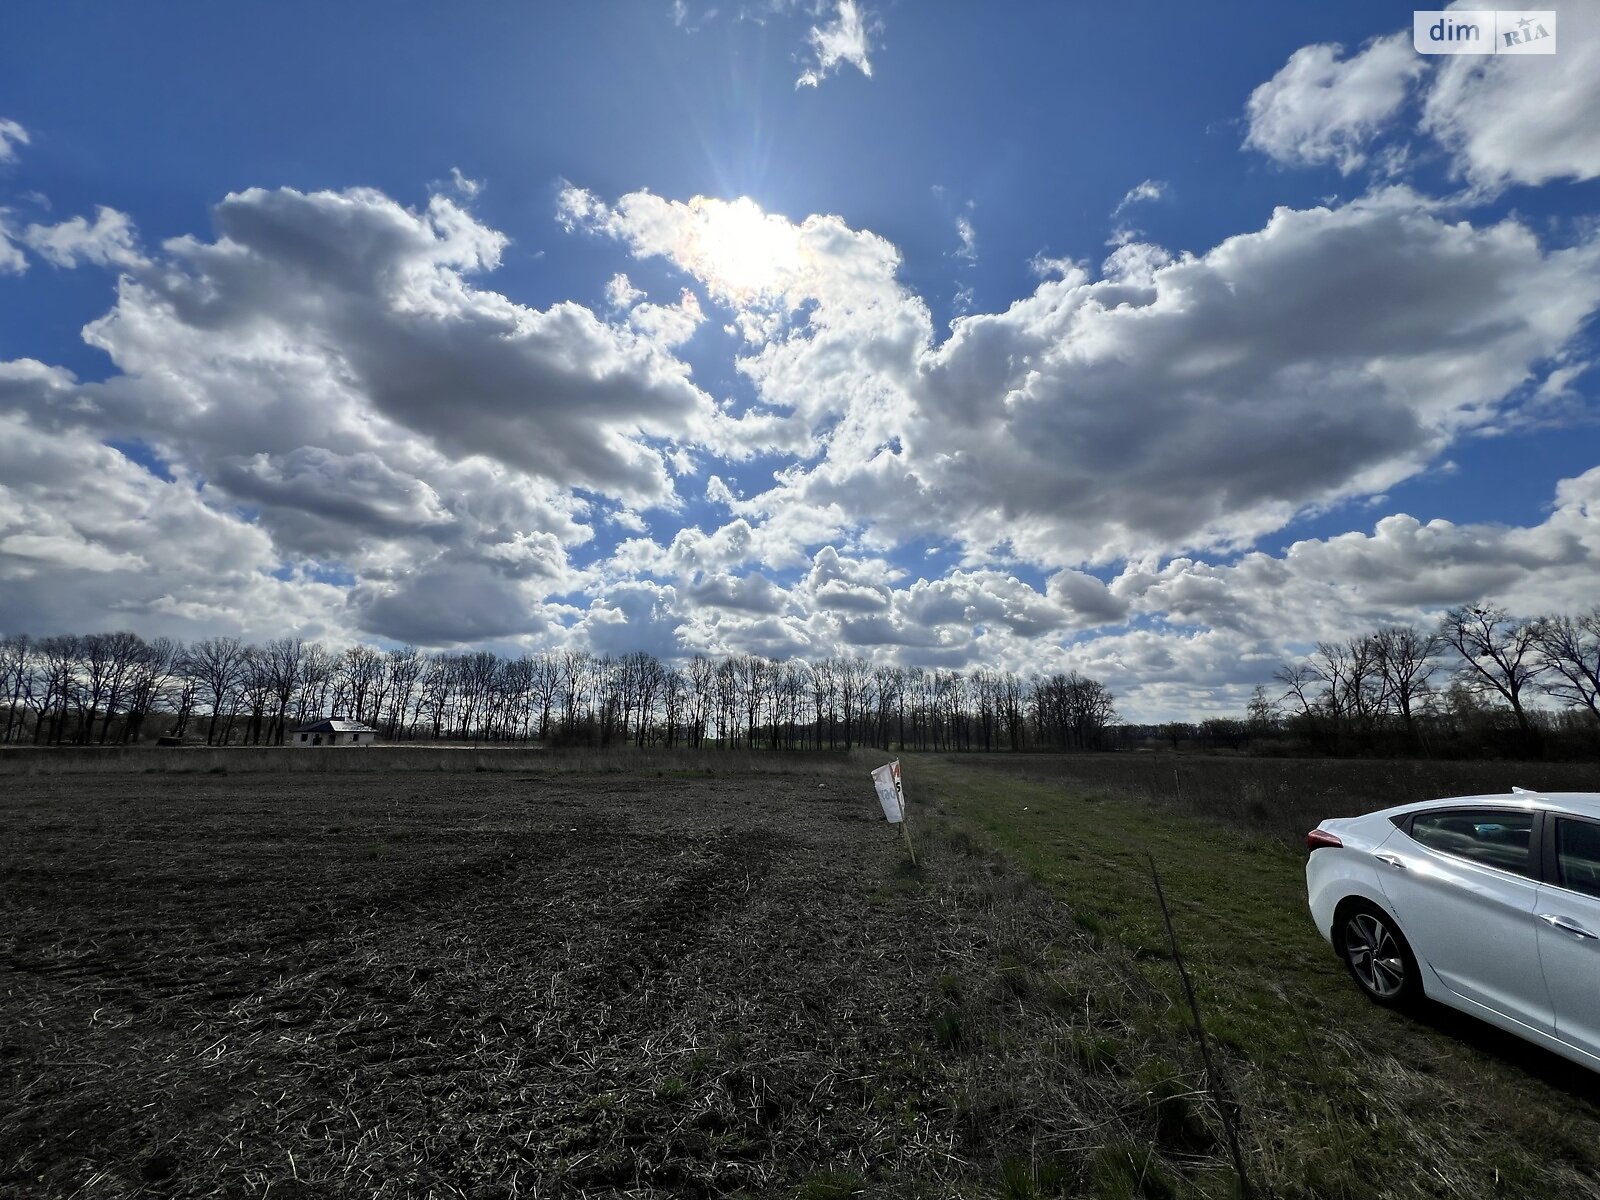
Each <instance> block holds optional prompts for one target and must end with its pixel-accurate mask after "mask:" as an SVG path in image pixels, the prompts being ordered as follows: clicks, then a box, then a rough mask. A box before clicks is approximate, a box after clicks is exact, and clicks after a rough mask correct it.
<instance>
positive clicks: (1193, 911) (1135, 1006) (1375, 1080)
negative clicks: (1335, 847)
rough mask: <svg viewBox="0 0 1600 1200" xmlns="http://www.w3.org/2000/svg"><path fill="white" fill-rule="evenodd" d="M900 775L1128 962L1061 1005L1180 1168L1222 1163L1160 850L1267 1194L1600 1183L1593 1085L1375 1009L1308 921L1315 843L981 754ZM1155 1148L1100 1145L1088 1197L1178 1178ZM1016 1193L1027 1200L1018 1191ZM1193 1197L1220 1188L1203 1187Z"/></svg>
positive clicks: (1469, 1036)
mask: <svg viewBox="0 0 1600 1200" xmlns="http://www.w3.org/2000/svg"><path fill="white" fill-rule="evenodd" d="M907 779H908V790H910V789H916V791H915V794H916V795H917V796H918V797H920V798H921V800H922V802H923V804H924V806H925V807H932V808H934V809H935V810H937V811H938V812H939V813H940V816H938V817H934V818H933V821H934V822H935V823H936V822H937V821H938V820H940V819H953V820H954V822H955V823H956V825H957V828H958V831H960V832H964V833H965V834H966V836H967V837H968V838H969V839H971V840H973V841H975V842H977V843H979V847H978V849H977V850H976V852H977V853H981V852H982V850H981V846H982V844H983V843H987V844H988V845H990V846H993V847H996V848H998V849H999V850H1000V851H1002V852H1003V853H1004V854H1005V855H1006V856H1007V857H1009V858H1011V859H1013V860H1015V861H1016V862H1017V863H1019V864H1020V865H1021V866H1022V867H1023V868H1024V869H1025V870H1027V871H1028V872H1030V873H1031V874H1032V876H1033V877H1034V878H1035V879H1036V880H1037V881H1039V882H1040V883H1041V884H1043V885H1044V886H1045V887H1047V888H1048V889H1050V890H1052V891H1054V892H1055V893H1056V894H1058V895H1059V896H1061V897H1062V898H1063V899H1064V900H1065V901H1066V904H1067V906H1068V908H1069V910H1070V911H1071V913H1072V919H1073V921H1074V923H1075V924H1076V926H1077V928H1078V929H1079V930H1081V931H1082V935H1083V936H1085V937H1087V938H1088V939H1089V940H1090V941H1091V943H1092V944H1093V945H1094V946H1095V947H1096V948H1097V949H1098V950H1099V951H1101V952H1102V954H1103V955H1104V957H1105V961H1106V962H1107V963H1108V964H1111V968H1110V972H1111V973H1112V974H1116V973H1117V971H1118V968H1117V967H1116V964H1119V963H1120V964H1122V965H1121V968H1120V971H1123V972H1126V977H1125V978H1111V977H1108V978H1107V979H1106V981H1105V984H1104V986H1103V987H1101V988H1097V989H1089V990H1088V991H1084V990H1083V989H1081V988H1080V989H1079V990H1078V992H1077V994H1073V995H1064V996H1058V997H1056V998H1055V1000H1056V1002H1057V1003H1059V1004H1060V1005H1061V1007H1062V1008H1063V1010H1067V1011H1071V1010H1081V1011H1082V1014H1083V1020H1082V1021H1080V1022H1078V1025H1080V1026H1081V1028H1075V1030H1074V1035H1073V1038H1072V1040H1071V1043H1070V1052H1071V1053H1072V1054H1073V1055H1075V1056H1076V1058H1077V1060H1078V1062H1079V1063H1080V1065H1082V1066H1083V1067H1084V1068H1086V1069H1088V1070H1090V1071H1092V1072H1093V1071H1101V1072H1116V1073H1119V1074H1125V1073H1131V1075H1132V1081H1133V1084H1134V1089H1133V1090H1134V1092H1135V1094H1137V1095H1139V1096H1140V1097H1141V1100H1142V1103H1143V1104H1144V1105H1145V1106H1146V1107H1147V1109H1148V1115H1149V1116H1150V1117H1151V1118H1152V1119H1153V1121H1154V1124H1155V1128H1156V1132H1157V1138H1158V1140H1159V1142H1160V1143H1161V1145H1162V1146H1163V1147H1164V1148H1165V1150H1166V1151H1167V1153H1166V1157H1167V1158H1168V1159H1169V1160H1172V1159H1176V1160H1180V1161H1181V1160H1182V1159H1183V1158H1184V1157H1185V1156H1186V1155H1187V1156H1196V1157H1198V1156H1211V1157H1212V1159H1213V1161H1215V1156H1216V1155H1217V1154H1218V1153H1219V1147H1218V1145H1217V1144H1216V1138H1217V1133H1218V1130H1219V1128H1220V1126H1219V1124H1218V1122H1217V1121H1216V1120H1215V1119H1214V1116H1215V1113H1216V1111H1217V1105H1216V1101H1215V1100H1214V1098H1213V1097H1212V1096H1210V1095H1209V1094H1208V1093H1207V1092H1206V1090H1205V1087H1204V1082H1205V1081H1204V1077H1203V1073H1202V1071H1201V1069H1200V1067H1199V1058H1198V1053H1197V1048H1196V1047H1195V1045H1194V1043H1193V1040H1192V1032H1191V1031H1192V1022H1191V1019H1190V1016H1189V1011H1188V1007H1187V1004H1186V1002H1185V1000H1184V998H1183V993H1182V988H1181V984H1180V981H1179V977H1178V974H1177V971H1176V967H1175V964H1174V963H1173V962H1172V960H1171V954H1170V949H1169V942H1168V938H1167V934H1166V931H1165V928H1164V925H1163V923H1162V919H1161V913H1160V909H1159V907H1158V905H1157V903H1156V898H1155V890H1154V886H1153V884H1152V880H1151V874H1150V860H1151V858H1153V859H1154V861H1155V864H1156V866H1157V868H1158V869H1159V870H1160V872H1161V877H1162V883H1163V887H1164V889H1165V892H1166V895H1167V899H1168V903H1169V905H1170V906H1171V909H1172V916H1173V922H1174V926H1175V929H1176V932H1177V935H1178V938H1179V940H1180V943H1181V948H1182V952H1183V955H1184V958H1185V960H1186V962H1187V964H1188V966H1189V968H1190V971H1191V973H1192V974H1193V976H1194V981H1195V986H1196V991H1197V995H1198V999H1199V1004H1200V1007H1201V1012H1202V1016H1203V1018H1204V1020H1205V1024H1206V1028H1207V1030H1208V1032H1209V1033H1210V1035H1211V1037H1212V1039H1213V1044H1214V1049H1215V1052H1216V1054H1217V1056H1218V1058H1219V1060H1220V1061H1221V1062H1222V1063H1223V1064H1224V1069H1225V1072H1226V1074H1227V1076H1228V1083H1229V1086H1230V1087H1231V1090H1232V1092H1233V1093H1234V1095H1235V1097H1236V1099H1237V1103H1238V1111H1239V1115H1240V1123H1241V1125H1242V1127H1243V1131H1244V1133H1243V1140H1244V1142H1245V1149H1246V1157H1247V1160H1248V1162H1249V1167H1250V1172H1251V1174H1252V1176H1253V1178H1254V1181H1255V1183H1256V1184H1257V1187H1258V1189H1260V1188H1262V1187H1263V1186H1264V1187H1265V1188H1267V1189H1268V1190H1269V1192H1270V1194H1272V1195H1276V1196H1281V1197H1299V1196H1305V1197H1312V1196H1317V1197H1323V1196H1350V1197H1368V1196H1371V1197H1379V1196H1434V1195H1439V1196H1445V1195H1451V1196H1455V1195H1461V1196H1478V1195H1483V1196H1490V1195H1495V1196H1500V1195H1506V1196H1527V1197H1546V1196H1556V1195H1600V1187H1597V1186H1596V1184H1595V1182H1594V1180H1595V1179H1596V1177H1597V1175H1600V1104H1597V1099H1600V1086H1597V1080H1596V1079H1595V1077H1594V1076H1592V1075H1590V1074H1589V1073H1587V1072H1584V1071H1582V1070H1581V1069H1579V1068H1576V1067H1569V1066H1567V1065H1566V1064H1564V1063H1562V1062H1561V1061H1560V1060H1558V1059H1555V1058H1554V1057H1553V1056H1550V1055H1547V1054H1545V1053H1544V1052H1543V1051H1540V1050H1537V1049H1535V1048H1532V1047H1529V1046H1526V1045H1525V1044H1523V1043H1521V1042H1519V1041H1517V1040H1516V1039H1514V1038H1510V1037H1509V1036H1505V1035H1500V1034H1498V1033H1497V1032H1495V1031H1493V1030H1491V1029H1489V1028H1488V1027H1487V1026H1483V1025H1481V1024H1479V1023H1477V1022H1472V1021H1469V1020H1466V1019H1462V1018H1455V1017H1454V1016H1453V1014H1447V1013H1445V1012H1443V1011H1442V1010H1430V1011H1428V1012H1425V1013H1424V1014H1422V1015H1421V1016H1420V1017H1418V1016H1407V1015H1404V1014H1396V1013H1391V1012H1388V1011H1386V1010H1383V1009H1380V1008H1378V1007H1377V1006H1375V1005H1372V1004H1370V1003H1369V1002H1367V1000H1366V999H1365V998H1364V997H1363V996H1362V995H1361V994H1360V993H1359V992H1358V991H1357V989H1356V988H1355V986H1354V984H1353V983H1352V982H1351V981H1350V980H1349V978H1348V976H1347V975H1346V973H1345V971H1344V968H1343V965H1342V964H1341V963H1340V962H1339V961H1338V959H1337V958H1336V957H1335V956H1334V954H1333V952H1332V950H1331V949H1330V948H1329V947H1328V945H1327V944H1326V943H1325V942H1324V941H1323V940H1322V939H1321V937H1320V936H1319V935H1318V934H1317V933H1316V931H1315V929H1314V928H1313V926H1312V923H1311V918H1310V914H1309V912H1308V911H1307V908H1306V891H1305V875H1304V868H1305V853H1304V850H1303V849H1300V848H1296V847H1294V846H1293V845H1290V844H1286V842H1285V840H1284V838H1283V837H1282V836H1281V834H1280V835H1276V836H1273V835H1269V834H1265V833H1257V834H1252V833H1250V832H1247V831H1246V830H1245V828H1244V825H1243V822H1241V821H1238V820H1233V821H1223V820H1220V819H1216V818H1202V817H1195V816H1190V815H1186V814H1185V813H1183V812H1181V811H1178V810H1177V809H1176V808H1175V806H1174V805H1172V804H1161V805H1153V804H1151V803H1149V802H1148V801H1141V800H1140V799H1137V798H1135V797H1132V796H1116V795H1110V794H1107V793H1106V792H1105V791H1100V792H1098V793H1096V792H1090V791H1087V790H1084V789H1082V788H1080V787H1076V786H1074V785H1072V784H1069V783H1066V782H1063V781H1060V780H1051V779H1048V778H1040V777H1028V776H1024V775H1019V774H1018V773H1017V772H1016V771H1014V770H1008V769H1006V764H1004V763H1003V762H996V763H991V762H990V761H988V760H986V759H980V758H977V757H976V756H974V757H973V758H971V759H955V758H950V759H943V760H935V759H931V758H930V759H927V760H916V761H915V762H912V761H909V760H908V762H907ZM1000 961H1001V971H1000V981H1001V984H1002V986H1003V987H1004V988H1008V989H1011V990H1012V991H1013V993H1014V994H1015V992H1016V989H1019V988H1028V987H1035V986H1038V981H1036V980H1032V979H1030V976H1029V974H1028V972H1027V971H1026V970H1025V969H1024V968H1023V966H1022V965H1021V964H1019V963H1016V962H1013V961H1011V960H1010V959H1007V958H1002V959H1001V960H1000ZM1208 1114H1209V1115H1208ZM1220 1153H1223V1154H1225V1151H1220ZM1147 1159H1149V1155H1148V1154H1147V1153H1146V1154H1143V1155H1142V1156H1141V1151H1140V1150H1139V1148H1138V1147H1136V1146H1120V1147H1119V1146H1115V1145H1111V1144H1109V1143H1108V1144H1107V1145H1106V1146H1105V1147H1103V1149H1102V1151H1101V1152H1100V1154H1099V1156H1098V1157H1097V1158H1096V1160H1095V1163H1094V1166H1093V1172H1094V1177H1095V1179H1096V1181H1097V1182H1096V1191H1095V1193H1094V1194H1104V1195H1129V1196H1139V1195H1161V1194H1168V1193H1169V1192H1170V1191H1171V1190H1172V1189H1173V1188H1174V1187H1175V1186H1177V1185H1176V1184H1174V1183H1173V1182H1171V1181H1170V1180H1169V1179H1168V1175H1169V1174H1170V1171H1169V1168H1168V1167H1164V1166H1162V1165H1161V1164H1160V1163H1157V1162H1154V1161H1153V1160H1151V1161H1150V1162H1147V1161H1146V1160H1147ZM1146 1167H1149V1170H1146V1169H1145V1168H1146ZM1225 1183H1226V1181H1224V1183H1217V1184H1215V1185H1214V1186H1218V1187H1221V1186H1224V1184H1225ZM1130 1189H1131V1190H1130ZM1003 1190H1004V1191H1005V1192H1006V1193H1007V1194H1014V1193H1015V1189H1013V1188H1012V1187H1011V1185H1010V1184H1006V1185H1004V1187H1003ZM1180 1190H1182V1189H1180ZM1200 1194H1226V1192H1220V1193H1214V1192H1212V1191H1210V1190H1208V1189H1207V1188H1206V1187H1203V1186H1202V1187H1201V1189H1200Z"/></svg>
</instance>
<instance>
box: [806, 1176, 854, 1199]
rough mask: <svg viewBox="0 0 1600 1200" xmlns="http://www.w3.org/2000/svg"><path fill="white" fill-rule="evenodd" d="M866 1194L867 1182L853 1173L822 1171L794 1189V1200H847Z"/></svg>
mask: <svg viewBox="0 0 1600 1200" xmlns="http://www.w3.org/2000/svg"><path fill="white" fill-rule="evenodd" d="M866 1194H867V1181H866V1180H865V1179H863V1178H862V1177H861V1176H860V1175H857V1174H856V1173H855V1172H854V1171H824V1172H823V1173H822V1174H820V1175H813V1176H811V1178H809V1179H807V1180H804V1181H803V1182H802V1183H801V1184H800V1186H799V1187H797V1188H795V1190H794V1200H847V1198H848V1197H850V1196H865V1195H866Z"/></svg>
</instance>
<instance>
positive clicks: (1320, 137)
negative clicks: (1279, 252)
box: [1244, 33, 1427, 175]
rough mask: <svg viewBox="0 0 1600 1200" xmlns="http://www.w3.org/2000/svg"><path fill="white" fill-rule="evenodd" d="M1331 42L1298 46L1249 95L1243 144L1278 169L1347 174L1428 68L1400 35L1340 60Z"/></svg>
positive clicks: (1363, 157) (1363, 159)
mask: <svg viewBox="0 0 1600 1200" xmlns="http://www.w3.org/2000/svg"><path fill="white" fill-rule="evenodd" d="M1343 50H1344V48H1343V47H1342V46H1339V45H1336V44H1321V45H1313V46H1303V47H1301V48H1300V49H1299V50H1296V51H1295V52H1294V53H1293V54H1292V55H1290V56H1289V61H1288V62H1287V63H1285V64H1284V66H1283V67H1282V69H1281V70H1279V71H1278V73H1277V74H1276V75H1274V76H1273V77H1272V78H1271V79H1269V80H1268V81H1267V82H1266V83H1263V84H1262V85H1261V86H1260V87H1258V88H1256V90H1255V91H1254V92H1252V93H1251V94H1250V101H1249V104H1248V105H1247V106H1246V107H1247V112H1248V114H1249V118H1250V130H1249V133H1248V135H1247V136H1246V138H1245V143H1244V144H1245V145H1246V146H1248V147H1250V148H1252V149H1255V150H1260V151H1261V152H1263V153H1264V154H1267V155H1269V156H1270V157H1272V158H1274V159H1276V160H1278V161H1279V162H1283V163H1292V164H1296V165H1302V166H1303V165H1311V164H1320V163H1333V164H1334V165H1335V166H1337V167H1338V168H1339V170H1340V172H1341V173H1343V174H1346V175H1348V174H1349V173H1350V172H1351V171H1354V170H1356V169H1357V168H1359V167H1361V166H1362V165H1363V164H1365V162H1366V161H1367V156H1366V148H1367V145H1368V143H1369V142H1370V141H1371V140H1372V138H1373V137H1374V136H1376V135H1377V134H1378V133H1379V132H1380V131H1381V130H1382V129H1383V127H1384V126H1385V125H1386V124H1388V123H1389V122H1390V120H1391V119H1392V118H1393V117H1394V116H1395V114H1396V113H1397V112H1398V111H1399V109H1400V107H1401V105H1403V104H1404V103H1405V100H1406V97H1407V96H1408V95H1409V93H1410V90H1411V86H1412V85H1413V83H1415V82H1416V80H1417V79H1418V78H1419V77H1420V76H1421V75H1422V74H1423V72H1424V71H1425V70H1426V68H1427V64H1426V63H1425V61H1424V60H1423V58H1422V57H1421V56H1420V55H1418V54H1417V53H1416V51H1415V50H1414V49H1413V48H1412V46H1411V38H1410V35H1409V33H1407V34H1393V35H1390V36H1388V37H1383V38H1377V39H1375V40H1373V41H1371V42H1369V43H1368V44H1367V45H1366V46H1364V47H1363V48H1362V49H1361V51H1360V52H1359V53H1357V54H1354V55H1352V56H1351V57H1349V58H1345V59H1341V58H1340V55H1341V54H1342V53H1343Z"/></svg>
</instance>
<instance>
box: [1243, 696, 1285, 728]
mask: <svg viewBox="0 0 1600 1200" xmlns="http://www.w3.org/2000/svg"><path fill="white" fill-rule="evenodd" d="M1279 723H1280V719H1279V716H1278V706H1277V705H1276V704H1274V703H1273V702H1272V698H1271V697H1270V696H1268V695H1267V689H1266V687H1265V685H1263V684H1257V685H1256V690H1255V691H1254V692H1252V693H1251V694H1250V703H1249V704H1248V705H1246V706H1245V720H1244V724H1245V731H1246V733H1248V734H1249V736H1251V737H1253V738H1264V737H1271V736H1272V735H1273V734H1275V733H1277V732H1278V725H1279Z"/></svg>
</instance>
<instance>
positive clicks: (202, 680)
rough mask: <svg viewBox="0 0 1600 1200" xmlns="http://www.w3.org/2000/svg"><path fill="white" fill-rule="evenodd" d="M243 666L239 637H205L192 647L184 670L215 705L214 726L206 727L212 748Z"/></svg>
mask: <svg viewBox="0 0 1600 1200" xmlns="http://www.w3.org/2000/svg"><path fill="white" fill-rule="evenodd" d="M243 667H244V646H243V645H241V644H240V642H239V639H238V638H236V637H210V638H202V639H201V640H200V641H198V642H195V643H193V644H192V645H190V647H189V653H188V655H187V657H186V658H185V660H184V668H183V669H184V671H185V672H186V673H187V674H189V675H190V676H191V677H192V678H193V679H194V681H195V682H196V683H197V684H198V685H199V688H200V693H201V695H203V696H206V697H208V698H209V700H210V702H211V724H210V725H209V726H207V728H206V745H208V746H209V745H211V744H212V743H213V742H214V741H215V740H216V736H217V718H218V717H219V716H221V714H222V708H223V704H224V702H225V701H226V700H227V699H228V698H229V697H230V696H231V695H232V693H233V690H234V688H235V687H236V686H237V685H238V683H239V674H240V671H241V670H242V669H243Z"/></svg>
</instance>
